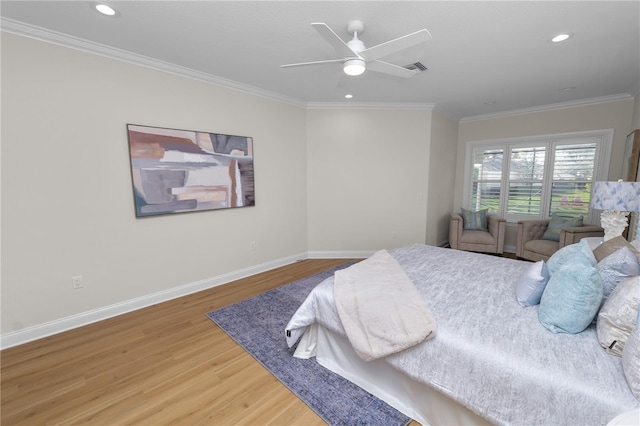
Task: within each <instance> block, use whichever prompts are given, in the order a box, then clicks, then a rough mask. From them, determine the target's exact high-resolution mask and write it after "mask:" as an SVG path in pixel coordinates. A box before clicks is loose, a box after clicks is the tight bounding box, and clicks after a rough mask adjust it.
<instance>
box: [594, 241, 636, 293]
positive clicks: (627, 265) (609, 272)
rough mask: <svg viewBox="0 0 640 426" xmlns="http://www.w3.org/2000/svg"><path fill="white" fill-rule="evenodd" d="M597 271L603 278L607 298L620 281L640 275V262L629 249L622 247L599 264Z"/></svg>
mask: <svg viewBox="0 0 640 426" xmlns="http://www.w3.org/2000/svg"><path fill="white" fill-rule="evenodd" d="M596 269H597V270H598V274H600V278H602V288H603V293H604V297H605V298H607V297H609V294H611V292H612V291H613V289H614V288H616V286H617V285H618V283H619V282H620V281H622V280H623V279H625V278H627V277H635V276H637V275H640V261H638V258H637V257H636V255H635V254H634V253H633V252H632V251H631V250H630V249H629V248H628V247H622V248H621V249H618V250H617V251H615V252H613V253H611V254H610V255H609V256H607V257H605V258H604V259H602V260H601V261H600V262H598V265H597V266H596Z"/></svg>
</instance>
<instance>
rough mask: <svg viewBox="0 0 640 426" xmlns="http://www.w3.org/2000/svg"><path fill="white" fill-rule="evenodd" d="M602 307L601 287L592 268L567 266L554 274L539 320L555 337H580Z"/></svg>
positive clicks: (598, 278) (541, 301) (546, 292)
mask: <svg viewBox="0 0 640 426" xmlns="http://www.w3.org/2000/svg"><path fill="white" fill-rule="evenodd" d="M601 303H602V283H601V281H600V276H599V275H598V271H596V268H595V267H593V266H588V267H585V266H582V265H565V266H564V267H563V268H561V269H560V270H559V271H557V272H555V273H552V274H551V278H550V279H549V283H548V284H547V287H546V288H545V290H544V293H543V294H542V299H541V300H540V309H539V310H538V320H539V321H540V323H541V324H542V325H543V326H545V327H546V328H547V329H548V330H549V331H551V332H553V333H571V334H575V333H580V332H581V331H583V330H584V329H585V328H587V327H588V326H589V324H591V322H592V321H593V319H594V318H595V316H596V314H597V313H598V309H600V304H601Z"/></svg>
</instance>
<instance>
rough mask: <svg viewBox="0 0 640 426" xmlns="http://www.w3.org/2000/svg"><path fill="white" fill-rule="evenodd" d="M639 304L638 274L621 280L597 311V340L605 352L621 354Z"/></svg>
mask: <svg viewBox="0 0 640 426" xmlns="http://www.w3.org/2000/svg"><path fill="white" fill-rule="evenodd" d="M639 305H640V276H639V277H630V278H626V279H624V280H622V281H621V282H620V284H618V286H617V287H616V288H615V289H614V290H613V291H612V292H611V294H610V295H609V298H608V299H607V300H606V302H604V305H603V306H602V308H601V309H600V313H598V322H597V325H596V329H597V332H598V341H599V342H600V346H602V347H603V348H604V349H605V350H606V351H607V352H609V353H612V354H614V355H617V356H621V355H622V351H623V349H624V346H625V343H626V341H627V338H628V337H629V334H630V333H631V331H633V329H634V328H635V324H636V319H637V315H638V306H639Z"/></svg>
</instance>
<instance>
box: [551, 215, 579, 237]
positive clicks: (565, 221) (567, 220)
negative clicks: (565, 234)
mask: <svg viewBox="0 0 640 426" xmlns="http://www.w3.org/2000/svg"><path fill="white" fill-rule="evenodd" d="M582 225H583V222H582V216H580V217H562V216H557V215H555V214H554V215H552V216H551V220H550V221H549V226H548V227H547V230H546V231H545V232H544V235H543V236H542V239H543V240H551V241H560V231H562V230H563V229H565V228H580V227H581V226H582Z"/></svg>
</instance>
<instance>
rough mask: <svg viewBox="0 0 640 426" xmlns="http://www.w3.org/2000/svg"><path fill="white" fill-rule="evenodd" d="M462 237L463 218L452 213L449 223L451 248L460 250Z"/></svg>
mask: <svg viewBox="0 0 640 426" xmlns="http://www.w3.org/2000/svg"><path fill="white" fill-rule="evenodd" d="M460 235H462V216H460V215H459V214H453V213H452V214H451V221H450V222H449V246H450V247H451V248H452V249H457V248H458V244H459V243H460Z"/></svg>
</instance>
